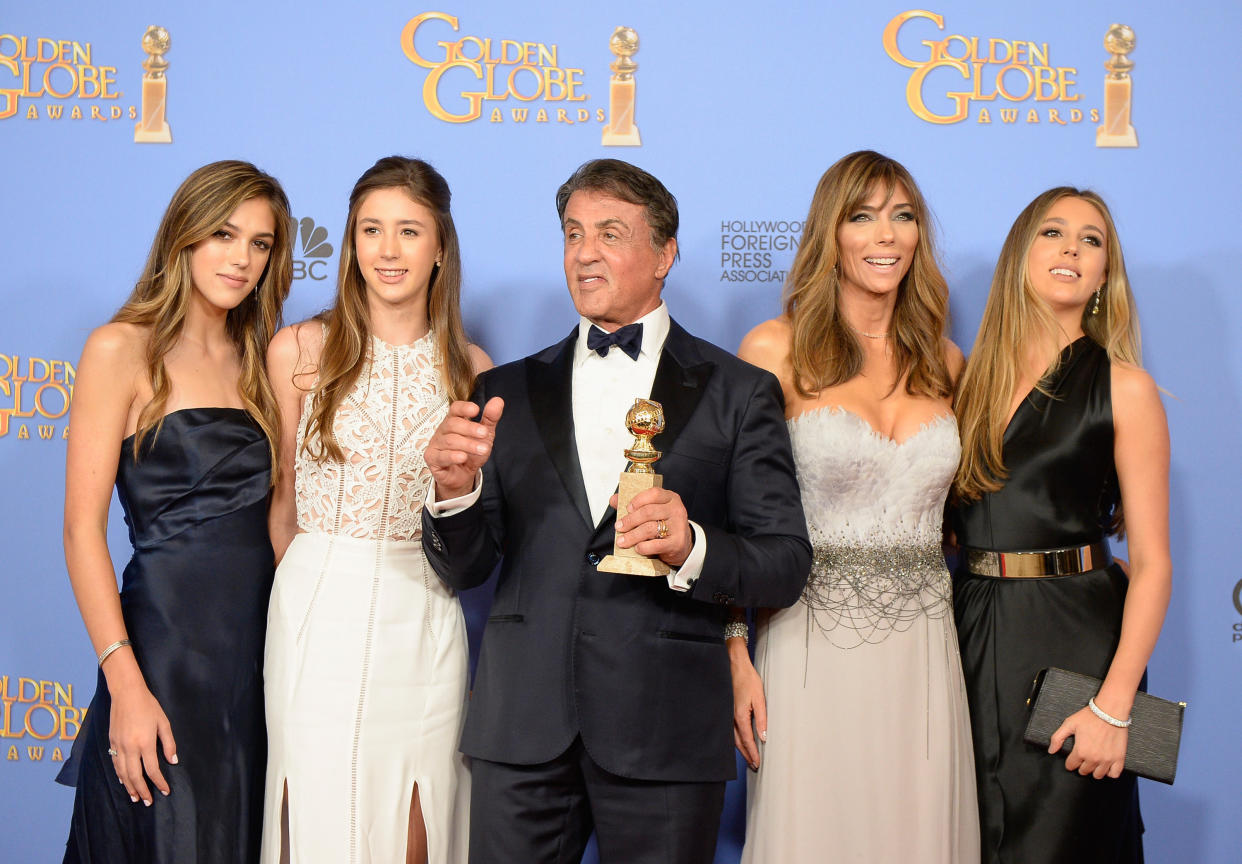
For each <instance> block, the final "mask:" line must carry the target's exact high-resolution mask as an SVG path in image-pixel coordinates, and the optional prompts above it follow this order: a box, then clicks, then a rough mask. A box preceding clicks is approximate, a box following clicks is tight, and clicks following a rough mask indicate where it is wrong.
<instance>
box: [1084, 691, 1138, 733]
mask: <svg viewBox="0 0 1242 864" xmlns="http://www.w3.org/2000/svg"><path fill="white" fill-rule="evenodd" d="M1087 707H1088V708H1090V709H1091V713H1092V714H1094V715H1095V716H1096V717H1099V718H1100V719H1101V720H1103V721H1104V722H1105V723H1107V724H1108V725H1109V726H1116V727H1117V728H1118V729H1128V728H1129V726H1130V724H1131V723H1132V722H1134V718H1133V717H1130V718H1128V719H1126V720H1118V719H1117V718H1116V717H1114V716H1113V715H1112V714H1109V713H1108V712H1106V711H1105V710H1104V709H1103V708H1101V707H1100V706H1099V705H1096V704H1095V697H1094V696H1092V697H1091V698H1090V699H1088V700H1087Z"/></svg>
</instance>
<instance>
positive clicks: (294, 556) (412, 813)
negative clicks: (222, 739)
mask: <svg viewBox="0 0 1242 864" xmlns="http://www.w3.org/2000/svg"><path fill="white" fill-rule="evenodd" d="M460 284H461V261H460V254H459V250H458V244H457V233H456V229H455V228H454V226H453V219H452V215H451V214H450V212H449V189H448V186H447V184H445V182H444V179H443V178H442V177H441V176H440V175H439V174H438V173H436V171H435V170H434V169H433V168H432V167H431V166H430V165H427V164H426V163H425V162H421V161H418V160H414V159H405V158H401V157H396V156H392V157H388V158H385V159H381V160H380V161H379V162H377V163H376V164H375V165H374V166H373V167H372V168H371V169H370V170H368V171H367V172H366V173H365V174H363V175H362V177H361V178H360V179H359V180H358V183H357V184H356V185H355V186H354V190H353V192H352V194H351V195H350V199H349V218H348V220H347V222H346V227H345V238H344V241H343V243H342V244H341V253H340V273H339V278H338V284H337V295H336V300H335V303H334V304H333V306H332V307H331V308H330V309H328V310H327V311H325V312H323V313H322V314H320V315H319V316H317V317H316V318H314V319H312V320H310V321H306V322H303V323H301V324H297V325H294V326H292V327H288V328H285V329H284V330H282V331H280V332H279V333H278V334H277V335H276V337H275V338H274V339H273V340H272V344H271V349H270V351H269V353H268V368H269V373H270V375H271V378H272V386H273V388H274V389H275V391H276V395H277V399H278V400H279V402H280V406H281V417H282V424H283V425H282V432H281V448H280V460H281V469H282V471H281V475H280V476H281V478H282V480H281V482H280V483H279V484H278V486H277V487H276V490H275V492H274V494H273V498H272V508H271V517H270V522H271V533H272V544H273V546H274V547H275V551H276V557H277V560H278V562H279V566H278V568H277V571H276V582H275V587H274V588H273V591H272V601H271V607H270V609H269V612H268V633H267V652H266V657H265V668H264V689H265V698H266V707H267V724H268V737H269V753H268V768H267V786H266V801H265V809H264V826H263V861H265V862H278V861H291V862H295V864H296V862H319V861H322V862H332V864H365V862H384V864H387V862H401V861H407V862H424V861H429V862H433V864H444V862H463V861H465V860H466V839H467V835H466V833H465V820H466V816H467V807H466V806H464V805H465V802H467V801H468V794H469V790H468V784H469V776H468V774H467V772H466V769H465V765H464V763H463V761H462V757H461V756H460V754H459V753H458V752H457V745H458V737H459V734H460V731H461V721H462V716H463V712H464V707H465V699H466V667H467V648H466V631H465V624H464V620H463V617H462V612H461V605H460V603H459V602H458V600H457V598H456V597H455V596H454V594H453V592H452V591H451V590H450V589H448V588H447V587H446V586H445V585H444V584H443V583H442V582H441V581H440V580H439V579H438V578H437V577H436V576H435V574H434V573H433V572H432V570H431V568H430V567H429V566H428V565H427V562H426V559H425V558H424V556H423V551H422V544H421V522H420V512H421V508H422V503H423V495H424V492H425V490H426V488H427V485H428V483H429V481H430V477H431V475H430V472H429V471H428V470H427V467H426V466H425V465H424V464H423V456H422V454H423V449H424V447H425V446H426V444H427V440H428V439H429V438H430V437H431V433H432V432H433V431H434V430H435V428H436V426H437V425H439V423H440V420H441V419H442V418H443V416H444V414H445V410H446V408H447V406H448V404H449V402H450V401H452V400H454V399H464V398H466V396H467V395H468V394H469V392H470V389H471V387H472V386H473V381H474V375H475V373H476V372H478V371H482V369H485V368H488V367H489V366H490V365H491V363H490V361H489V360H488V358H487V355H486V354H484V353H483V352H482V351H481V350H480V349H478V348H477V347H475V346H473V345H469V344H468V343H467V342H466V338H465V334H464V331H463V328H462V323H461V313H460V309H459V307H458V300H459V296H460Z"/></svg>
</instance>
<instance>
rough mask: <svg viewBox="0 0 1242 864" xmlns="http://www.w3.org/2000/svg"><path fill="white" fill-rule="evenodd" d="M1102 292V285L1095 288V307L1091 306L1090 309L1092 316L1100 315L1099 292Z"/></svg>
mask: <svg viewBox="0 0 1242 864" xmlns="http://www.w3.org/2000/svg"><path fill="white" fill-rule="evenodd" d="M1103 290H1104V286H1102V285H1101V286H1100V287H1099V288H1096V289H1095V305H1093V306H1092V307H1091V314H1092V315H1099V314H1100V292H1101V291H1103Z"/></svg>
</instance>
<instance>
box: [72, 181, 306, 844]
mask: <svg viewBox="0 0 1242 864" xmlns="http://www.w3.org/2000/svg"><path fill="white" fill-rule="evenodd" d="M290 224H291V220H290V217H289V205H288V201H287V200H286V198H285V194H284V192H283V191H282V190H281V188H280V185H279V184H278V183H277V182H276V181H275V180H274V179H273V178H271V177H269V176H268V175H266V174H264V173H262V172H260V171H259V170H258V169H256V168H255V167H254V166H253V165H249V164H248V163H244V162H216V163H213V164H211V165H207V166H205V167H203V168H200V169H199V170H197V171H195V172H194V173H193V174H191V175H190V177H189V178H187V179H186V181H185V182H184V183H183V184H182V185H181V187H180V188H179V189H178V190H177V193H176V194H175V195H174V196H173V199H172V202H171V203H170V204H169V206H168V210H167V212H165V214H164V218H163V221H162V222H161V224H160V228H159V231H158V232H157V234H156V237H155V241H154V243H153V244H152V248H151V254H150V257H149V259H148V261H147V266H146V269H145V270H144V272H143V275H142V277H141V278H140V279H139V281H138V283H137V285H136V286H135V288H134V291H133V294H131V296H130V298H129V300H128V301H127V302H126V303H125V305H124V306H122V307H121V310H120V311H119V312H118V313H117V314H116V316H115V317H114V318H113V319H112V321H111V322H110V323H108V324H106V325H104V326H103V327H100V328H99V329H98V330H96V331H95V332H94V333H92V334H91V336H90V337H89V339H88V340H87V342H86V346H85V347H84V349H83V352H82V359H81V361H80V363H79V365H78V377H77V386H76V388H75V393H74V401H73V408H72V412H73V413H72V416H71V418H70V428H71V429H72V434H71V435H70V437H69V447H68V454H67V469H66V486H65V558H66V562H67V564H68V567H69V578H70V580H71V581H72V583H73V589H74V594H75V596H76V597H77V600H78V606H79V608H80V609H81V612H82V618H83V620H84V621H85V623H86V629H87V632H88V633H89V635H90V637H91V642H92V644H93V645H94V647H95V651H96V652H97V654H98V659H99V676H98V682H99V683H98V687H97V690H96V693H95V697H94V699H93V700H92V701H91V705H90V710H89V712H88V714H87V718H86V721H85V722H84V723H83V725H82V728H81V730H80V732H79V734H78V737H77V740H76V741H75V742H74V747H73V753H72V755H71V757H70V759H69V760H67V762H66V764H65V767H64V770H63V771H62V772H61V775H60V777H58V778H57V779H59V780H60V781H61V782H63V783H67V784H68V785H73V786H76V787H77V792H76V794H75V797H74V805H73V821H72V825H71V828H70V833H69V840H68V843H67V846H66V851H65V861H66V862H79V861H83V862H85V861H91V862H109V864H112V862H116V864H121V862H166V864H172V862H176V864H211V862H219V864H225V862H229V864H236V862H247V861H257V860H258V855H259V839H260V826H261V821H262V814H263V777H264V768H265V760H266V737H265V728H264V719H263V674H262V663H263V635H264V628H265V624H266V619H267V601H268V594H269V592H270V590H271V584H272V573H273V566H274V565H273V556H272V545H271V542H270V540H269V539H268V533H267V518H266V516H267V498H268V490H269V488H270V486H271V473H272V472H271V466H272V464H273V460H272V452H273V443H272V442H274V441H275V440H276V439H277V430H278V424H279V420H278V415H277V412H276V405H275V400H274V399H273V397H272V391H271V388H270V386H268V384H267V380H266V377H265V375H264V371H263V359H264V354H265V351H266V348H267V343H268V341H269V340H270V339H271V336H272V333H273V332H274V330H275V326H276V324H277V323H278V321H279V319H280V309H281V304H282V303H283V300H284V298H285V296H286V294H287V293H288V291H289V283H290V275H291V269H292V268H291V257H290V237H289V234H290V228H289V226H290ZM114 482H115V484H116V489H117V493H118V495H119V497H120V500H121V505H122V507H123V508H124V510H125V521H126V523H127V524H128V526H129V536H130V541H131V542H132V544H133V546H134V554H133V557H132V558H131V559H130V562H129V565H128V566H127V567H126V568H125V572H124V577H123V584H122V587H121V589H120V591H119V593H118V591H117V586H116V577H115V574H114V572H113V570H112V562H111V558H110V557H109V554H108V548H107V539H106V528H107V519H108V504H109V500H110V498H111V494H112V485H113V483H114ZM118 781H119V782H118Z"/></svg>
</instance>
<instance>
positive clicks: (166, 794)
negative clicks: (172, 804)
mask: <svg viewBox="0 0 1242 864" xmlns="http://www.w3.org/2000/svg"><path fill="white" fill-rule="evenodd" d="M160 791H161V792H163V793H164V797H165V798H167V797H168V792H166V791H165V790H163V789H161V790H160Z"/></svg>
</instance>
